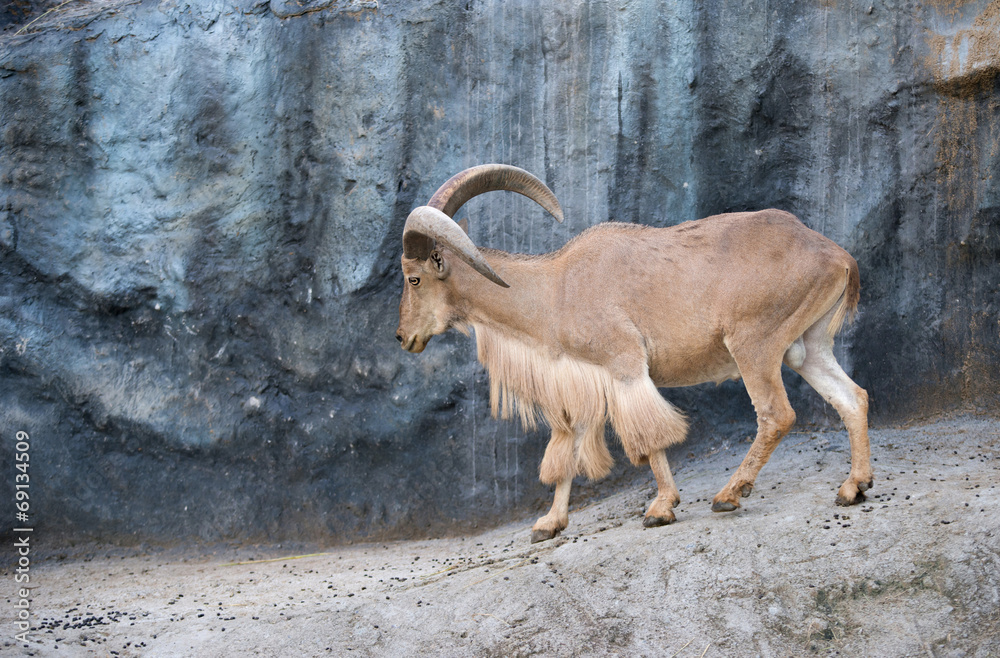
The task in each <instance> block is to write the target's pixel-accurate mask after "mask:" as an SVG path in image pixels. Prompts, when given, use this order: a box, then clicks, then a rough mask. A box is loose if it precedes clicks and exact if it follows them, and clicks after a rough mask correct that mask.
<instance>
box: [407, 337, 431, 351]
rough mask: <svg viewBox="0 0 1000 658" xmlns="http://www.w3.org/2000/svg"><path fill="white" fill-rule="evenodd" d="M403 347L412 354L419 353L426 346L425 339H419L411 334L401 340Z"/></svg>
mask: <svg viewBox="0 0 1000 658" xmlns="http://www.w3.org/2000/svg"><path fill="white" fill-rule="evenodd" d="M402 346H403V349H404V350H406V351H407V352H410V353H412V354H419V353H421V352H423V351H424V348H425V347H427V341H426V340H420V339H419V338H417V336H411V337H410V339H409V340H404V341H403V342H402Z"/></svg>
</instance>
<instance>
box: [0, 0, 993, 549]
mask: <svg viewBox="0 0 1000 658" xmlns="http://www.w3.org/2000/svg"><path fill="white" fill-rule="evenodd" d="M37 4H39V3H36V5H37ZM26 7H27V5H26ZM29 9H30V7H29ZM38 13H39V12H37V11H36V14H35V15H37V14H38ZM23 26H24V23H23V22H22V23H14V24H11V25H8V26H7V27H6V28H5V30H6V31H5V32H4V35H3V37H2V38H0V117H2V125H3V128H2V135H0V250H2V252H0V347H2V354H0V373H2V375H0V431H2V432H3V433H4V434H13V432H15V431H17V430H23V431H27V432H29V433H30V435H31V437H32V446H33V447H32V451H33V452H32V462H31V463H32V466H31V468H32V470H31V474H32V482H33V483H34V484H33V489H32V504H33V507H32V511H33V513H34V514H35V517H34V519H35V522H36V523H37V525H38V527H39V529H40V532H45V533H47V534H48V535H49V536H58V535H65V536H67V537H90V538H99V539H109V540H115V541H125V540H127V539H128V538H130V537H136V538H142V539H150V540H155V541H171V540H175V539H181V538H203V539H206V540H220V539H239V540H266V539H272V540H273V539H279V538H299V539H311V540H312V539H319V540H323V541H343V540H347V539H352V538H358V537H387V536H414V535H422V534H429V533H433V534H437V533H440V532H442V531H444V530H446V529H454V528H459V529H460V528H469V527H470V526H471V525H474V524H475V523H476V522H478V521H479V520H496V519H499V518H503V517H505V516H507V515H509V514H511V513H513V512H515V511H517V510H519V509H523V508H524V506H531V505H537V504H538V501H539V500H540V499H541V498H542V497H544V496H546V495H547V492H546V491H545V489H544V488H543V487H541V485H539V484H538V483H537V480H536V472H537V471H536V469H537V464H538V461H539V459H540V456H541V454H542V451H543V449H544V438H545V437H544V436H542V435H535V434H528V433H525V432H524V431H523V430H522V429H521V428H519V427H517V426H515V425H513V424H509V423H503V422H497V421H494V420H491V419H490V418H489V412H488V387H487V381H486V377H485V374H484V373H483V372H482V370H481V368H480V367H479V366H478V365H476V363H475V348H474V341H473V340H470V339H467V338H465V337H463V336H460V335H453V334H449V335H446V336H442V337H439V338H436V339H435V340H433V341H432V342H431V344H430V346H429V347H428V349H427V351H426V352H424V353H423V354H421V355H409V354H406V353H403V352H402V351H401V350H399V349H398V346H397V345H396V342H395V340H394V338H393V332H394V328H395V325H396V322H397V311H396V304H397V303H398V295H399V292H400V290H401V281H400V280H399V275H398V258H399V254H400V252H401V246H400V235H401V230H402V223H403V221H404V219H405V217H406V214H407V213H408V212H409V210H410V209H411V208H412V207H413V206H415V205H419V204H420V203H422V202H424V201H425V200H426V199H427V198H428V197H429V196H430V195H431V194H432V193H433V191H434V190H435V189H436V188H437V186H438V185H439V184H440V183H442V182H443V181H444V180H446V179H447V178H448V177H449V176H450V175H451V174H453V173H455V172H457V171H459V170H460V169H462V168H464V167H467V166H471V165H474V164H479V163H482V162H506V163H511V164H516V165H518V166H521V167H523V168H525V169H528V170H530V171H532V172H534V173H536V174H537V175H539V176H540V177H542V178H543V179H544V180H546V182H547V183H548V184H549V186H550V187H551V188H552V189H553V190H554V191H555V192H556V194H557V195H558V196H559V198H560V201H561V203H562V204H563V207H564V209H565V211H566V217H567V221H566V222H565V223H564V224H563V225H556V224H554V223H553V222H552V221H551V220H550V219H549V218H547V217H546V216H544V215H543V213H542V211H541V210H540V209H538V208H536V207H533V206H532V204H531V203H530V202H528V201H526V200H523V199H521V198H520V197H517V196H516V195H504V194H494V195H487V196H484V197H480V198H477V199H475V200H473V201H471V202H470V203H469V204H468V205H467V208H466V209H465V210H463V213H462V214H466V215H468V216H469V217H470V220H471V226H472V231H471V235H472V237H473V239H474V240H475V241H476V242H477V243H479V244H483V245H488V246H492V247H497V248H502V249H506V250H510V251H525V252H532V253H538V252H542V251H547V250H551V249H554V248H558V247H559V246H560V245H562V244H563V243H564V242H565V241H567V240H568V239H569V238H570V237H572V236H573V235H576V234H578V233H579V232H581V231H582V230H583V229H584V228H586V227H587V226H590V225H592V224H594V223H597V222H600V221H605V220H607V219H615V220H619V221H629V222H642V223H647V224H653V225H668V224H674V223H678V222H681V221H685V220H689V219H694V218H697V217H700V216H705V215H708V214H712V213H716V212H722V211H729V210H744V209H757V208H764V207H770V206H775V207H780V208H783V209H786V210H790V211H792V212H795V213H796V214H798V215H799V216H800V217H802V219H803V220H804V221H805V222H806V223H807V224H809V225H810V226H812V227H813V228H816V229H817V230H819V231H821V232H823V233H825V234H826V235H828V236H829V237H831V238H833V239H834V240H836V241H837V242H839V243H840V244H842V245H843V246H845V247H846V248H847V249H848V250H849V251H851V252H852V253H853V254H854V255H855V257H856V258H857V259H858V261H859V263H860V266H861V272H862V286H863V291H862V295H863V296H862V305H861V310H862V314H861V317H860V318H859V320H858V322H857V323H856V324H855V326H854V328H853V329H852V330H851V331H850V332H849V334H848V335H847V336H846V338H845V342H844V344H845V348H844V349H843V356H844V358H845V360H846V362H847V363H848V364H850V367H849V370H853V374H854V376H855V378H856V379H857V381H858V383H859V384H861V385H862V386H864V387H866V388H867V389H868V390H869V392H870V394H871V397H872V401H873V405H872V417H873V420H876V421H882V420H892V419H900V418H905V417H907V416H910V415H914V414H928V413H932V412H935V411H938V410H941V409H946V408H950V407H954V406H957V405H966V404H971V405H976V406H978V407H982V408H985V409H987V410H989V411H992V412H997V411H1000V396H998V395H997V391H998V390H1000V375H998V373H1000V347H998V346H1000V320H998V317H1000V308H998V302H997V299H998V296H997V295H998V292H1000V264H998V263H1000V198H998V197H1000V194H998V193H1000V188H998V186H997V183H996V181H995V180H994V179H993V178H992V173H991V172H993V171H994V170H995V169H996V168H997V164H998V162H997V160H998V158H1000V148H998V146H997V144H998V128H1000V126H998V124H997V116H998V114H997V112H996V109H997V100H996V99H997V98H1000V96H998V94H997V92H998V89H997V85H998V83H997V74H998V71H1000V60H998V59H997V57H998V56H997V52H1000V49H998V48H996V47H995V46H996V45H997V44H996V39H997V36H996V35H997V34H998V33H1000V15H998V12H997V10H996V8H995V5H993V4H991V3H989V2H985V1H983V2H971V3H966V4H964V5H962V6H961V7H956V8H948V7H945V6H940V7H939V6H937V5H934V6H931V7H926V8H916V7H913V6H912V5H910V4H908V3H898V2H888V3H883V4H877V5H872V6H871V8H869V6H868V5H867V4H866V5H864V6H860V5H859V6H853V5H852V6H843V7H840V6H814V5H811V4H809V3H795V2H784V3H777V4H775V3H750V4H746V5H741V6H740V7H739V8H735V7H734V6H730V5H729V4H726V3H718V2H707V3H667V2H655V1H653V0H632V1H627V2H603V1H593V2H580V3H573V4H568V3H550V5H544V6H538V4H537V3H533V2H499V1H496V2H468V3H445V2H431V1H426V2H406V3H403V2H387V1H383V2H378V3H376V2H373V1H368V0H345V1H340V2H328V1H316V2H284V1H282V2H279V1H277V0H272V1H271V2H264V1H262V0H257V1H254V0H241V1H240V2H235V3H234V2H221V1H216V2H199V3H193V2H192V3H188V2H166V3H136V2H127V1H122V0H117V1H115V0H103V1H96V0H95V1H93V2H89V3H74V4H73V5H67V6H66V7H65V8H62V9H57V10H55V11H53V12H51V13H50V14H47V15H46V16H45V17H43V18H42V19H41V20H39V21H38V22H36V23H34V24H32V25H31V26H29V27H28V28H27V29H25V30H23V31H22V32H21V33H20V34H15V32H17V31H18V30H19V29H21V27H23ZM788 383H789V388H790V394H791V397H792V401H793V405H794V406H795V407H796V409H797V410H798V411H799V417H800V419H801V420H805V421H810V420H812V421H822V422H827V421H830V420H831V419H833V416H831V411H830V410H829V409H827V408H824V406H823V402H822V401H821V400H820V399H819V398H818V396H816V395H815V394H814V393H812V392H811V389H807V388H806V387H805V386H804V384H802V383H801V382H799V381H798V380H797V378H795V377H794V376H790V377H789V379H788ZM667 394H668V397H670V399H671V400H673V401H675V402H677V403H678V404H679V406H680V407H681V408H683V409H685V410H686V411H688V412H689V413H690V414H691V416H692V419H693V420H695V421H697V424H696V425H695V427H694V432H693V433H692V437H691V440H692V441H699V440H702V437H704V438H705V439H708V438H709V437H708V436H707V435H708V434H718V433H719V432H722V433H727V432H729V433H732V432H745V431H747V429H746V426H745V425H738V426H736V427H737V429H733V427H734V426H733V425H731V422H732V421H733V420H737V421H739V422H740V423H747V422H750V421H752V418H753V416H752V409H751V407H750V405H749V401H748V399H747V397H746V394H745V392H743V390H742V387H741V386H740V385H737V384H733V385H726V386H723V387H721V388H720V389H719V390H716V389H714V388H708V389H705V388H698V389H694V390H686V391H670V392H668V393H667ZM8 444H9V441H6V440H5V441H4V442H3V444H2V445H3V448H2V450H3V452H4V454H5V458H4V463H9V461H8V460H7V459H6V455H7V454H8V453H9V452H10V449H11V448H10V445H8ZM624 472H626V471H624V470H619V471H616V473H617V474H618V477H621V474H622V473H624ZM3 482H5V483H8V482H12V479H11V478H4V479H3ZM4 487H8V488H10V487H12V485H10V484H4ZM11 491H12V489H11Z"/></svg>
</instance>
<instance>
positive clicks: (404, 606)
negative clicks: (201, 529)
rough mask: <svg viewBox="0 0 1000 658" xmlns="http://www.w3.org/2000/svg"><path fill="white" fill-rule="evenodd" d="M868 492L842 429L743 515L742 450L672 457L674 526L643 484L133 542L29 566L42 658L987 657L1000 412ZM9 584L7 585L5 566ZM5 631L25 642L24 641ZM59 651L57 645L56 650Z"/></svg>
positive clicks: (902, 444)
mask: <svg viewBox="0 0 1000 658" xmlns="http://www.w3.org/2000/svg"><path fill="white" fill-rule="evenodd" d="M873 438H874V440H875V442H876V444H877V445H878V446H879V454H878V457H877V459H878V461H877V462H876V463H875V467H876V486H875V488H874V489H873V490H871V491H870V492H869V495H870V497H869V499H868V502H867V503H866V504H863V505H858V506H855V507H851V508H842V507H837V506H835V505H834V503H833V498H834V496H835V493H836V488H837V486H839V484H840V481H841V480H842V478H843V477H844V476H845V475H846V474H847V470H848V461H849V460H848V454H847V451H846V446H847V437H846V435H845V433H844V432H822V433H819V432H817V433H814V432H802V433H798V434H795V435H792V436H790V437H789V438H788V439H787V440H786V441H785V442H784V443H783V444H782V445H781V446H780V447H779V448H778V450H777V452H776V453H775V455H774V458H773V460H772V466H773V467H774V468H771V469H769V470H765V471H764V473H762V475H761V478H760V479H759V480H758V486H757V487H756V488H755V489H754V492H753V494H752V495H751V496H750V497H749V498H747V499H745V500H744V501H743V504H744V507H743V509H741V510H740V511H739V512H732V513H729V514H713V513H712V512H711V511H709V505H710V504H711V498H712V496H713V495H714V493H715V491H716V490H717V489H718V487H720V486H721V485H722V484H723V482H724V481H725V478H724V469H725V468H730V469H732V468H735V467H736V465H737V464H738V463H739V460H740V459H741V458H742V452H743V448H744V446H745V444H739V443H735V444H723V445H717V446H715V448H714V451H713V452H712V453H711V454H709V453H706V452H703V451H701V450H699V454H698V459H697V460H696V461H689V462H686V463H685V465H684V466H682V467H681V468H679V469H678V473H677V476H678V477H677V481H678V486H679V487H680V489H681V498H682V502H681V504H680V506H679V507H678V508H677V513H678V520H677V522H676V523H674V524H672V525H669V526H665V527H661V528H649V529H646V528H643V527H642V515H643V511H644V509H645V506H646V505H647V504H648V503H649V501H650V500H652V499H653V498H654V497H655V495H656V492H655V487H654V486H653V483H652V478H650V477H647V478H646V482H645V483H644V484H643V485H642V486H637V487H635V488H633V489H630V490H628V491H625V492H622V493H618V494H615V495H612V496H610V497H606V498H603V499H601V500H599V501H597V502H593V501H586V500H585V501H583V502H582V503H581V504H578V505H574V506H572V507H571V510H570V521H569V527H568V528H567V529H566V531H565V532H564V533H563V534H562V535H561V536H560V537H557V538H556V539H553V540H550V541H548V542H543V543H540V544H530V543H529V534H530V528H531V523H532V519H531V518H523V519H520V520H518V521H517V522H515V523H511V524H508V525H505V526H502V527H500V528H497V529H494V530H490V531H488V532H484V533H481V534H476V535H472V536H467V537H460V538H451V539H435V540H424V541H407V542H390V543H367V544H361V545H357V546H350V547H340V548H336V549H329V548H325V547H322V546H304V545H295V546H288V545H285V546H280V547H274V546H270V547H249V546H244V547H242V548H240V549H231V548H229V549H227V548H219V549H218V550H217V551H208V550H203V551H194V550H191V549H190V548H189V549H187V550H185V551H177V550H173V551H153V552H148V553H143V552H139V553H132V552H123V551H122V550H121V549H117V550H115V549H112V550H107V549H106V548H100V547H94V546H85V547H77V548H76V549H74V551H73V552H69V553H63V554H49V555H47V556H45V557H44V558H42V557H41V556H39V557H40V558H41V559H40V561H39V564H38V567H37V568H36V569H35V570H33V571H32V577H33V578H34V580H33V582H34V583H36V584H37V588H36V589H35V590H34V592H35V594H34V600H33V601H32V605H33V608H32V610H33V614H34V615H35V616H34V617H33V623H34V625H35V627H36V629H37V630H36V631H35V632H33V633H31V639H32V641H31V642H30V643H29V644H28V645H27V650H33V651H34V652H36V655H50V654H51V655H71V656H76V655H92V654H105V653H107V654H110V653H111V652H117V654H118V655H120V656H178V655H191V654H192V653H197V655H199V656H232V655H235V654H239V655H254V654H259V655H287V654H301V655H308V656H322V655H334V656H349V655H360V656H421V655H435V656H470V655H474V656H530V655H545V656H666V657H670V656H677V657H678V658H685V657H686V658H694V657H699V656H700V657H704V658H721V657H728V658H744V657H746V658H755V657H757V656H761V657H764V658H770V657H781V658H784V657H788V656H796V657H797V656H811V655H821V656H829V655H838V654H839V655H854V656H879V657H880V658H895V657H897V656H898V657H903V656H937V657H939V658H945V657H948V658H953V657H954V658H957V657H959V656H967V657H970V658H992V657H993V656H996V655H997V654H998V653H1000V499H998V497H997V489H998V488H1000V485H998V484H997V482H998V477H997V475H998V469H1000V424H998V423H997V421H995V420H993V421H988V420H983V419H979V418H974V417H959V418H952V419H947V420H938V421H936V422H934V423H931V424H927V425H915V426H911V427H908V428H905V429H891V430H877V431H875V432H874V433H873ZM5 582H10V580H9V579H5ZM3 642H8V643H9V644H8V646H9V647H11V648H12V649H14V650H17V649H24V647H23V646H22V645H15V644H14V643H13V642H11V638H10V637H9V636H8V637H5V638H3V639H2V640H0V645H2V643H3ZM56 646H58V647H59V649H58V651H55V650H54V647H56Z"/></svg>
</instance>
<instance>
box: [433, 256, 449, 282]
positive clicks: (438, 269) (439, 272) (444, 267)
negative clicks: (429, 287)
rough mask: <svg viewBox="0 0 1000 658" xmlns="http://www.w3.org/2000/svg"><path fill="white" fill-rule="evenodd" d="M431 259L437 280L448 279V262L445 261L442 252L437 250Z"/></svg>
mask: <svg viewBox="0 0 1000 658" xmlns="http://www.w3.org/2000/svg"><path fill="white" fill-rule="evenodd" d="M429 259H430V261H431V263H433V265H434V274H435V275H436V276H437V278H439V279H446V278H447V277H448V272H449V267H448V261H446V260H445V259H444V256H442V255H441V252H440V251H438V250H436V249H435V250H434V251H432V252H431V255H430V257H429Z"/></svg>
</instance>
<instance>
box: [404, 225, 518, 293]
mask: <svg viewBox="0 0 1000 658" xmlns="http://www.w3.org/2000/svg"><path fill="white" fill-rule="evenodd" d="M434 242H437V243H438V244H442V245H444V246H446V247H448V248H449V249H451V250H452V251H453V252H455V255H456V256H458V257H459V258H461V259H462V260H463V261H465V262H466V263H468V264H469V266H470V267H472V268H473V269H475V270H476V271H477V272H479V273H480V274H482V275H483V276H485V277H486V278H487V279H489V280H490V281H492V282H493V283H495V284H497V285H499V286H503V287H504V288H509V287H510V286H509V285H507V284H506V283H505V282H504V280H503V279H501V278H500V277H499V276H498V275H497V273H496V272H494V271H493V268H492V267H490V264H489V263H487V262H486V259H484V258H483V255H482V254H480V253H479V249H477V248H476V245H475V244H474V243H473V242H472V240H471V239H470V238H469V236H468V235H466V234H465V231H463V230H462V227H461V226H459V225H458V224H456V223H455V222H454V220H452V218H451V217H449V216H448V215H446V214H444V213H443V212H441V211H440V210H438V209H437V208H431V207H429V206H420V207H417V208H414V209H413V211H412V212H411V213H410V215H409V217H407V218H406V225H405V226H404V227H403V253H404V254H405V255H406V257H407V258H427V257H428V256H429V255H430V251H431V249H433V244H434Z"/></svg>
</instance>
